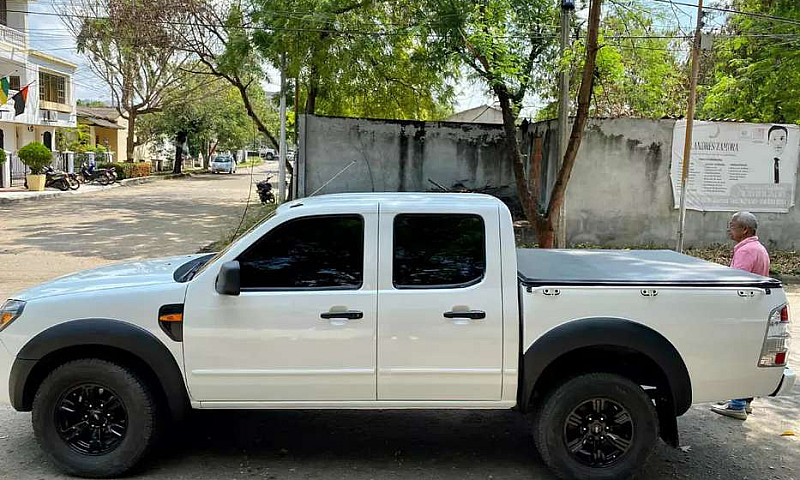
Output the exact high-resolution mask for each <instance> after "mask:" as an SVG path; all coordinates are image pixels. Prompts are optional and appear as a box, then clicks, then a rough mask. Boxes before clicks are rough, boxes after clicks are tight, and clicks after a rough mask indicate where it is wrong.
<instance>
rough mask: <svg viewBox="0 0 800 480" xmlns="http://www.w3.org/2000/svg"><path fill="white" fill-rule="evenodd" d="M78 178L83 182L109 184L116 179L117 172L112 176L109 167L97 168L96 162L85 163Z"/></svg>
mask: <svg viewBox="0 0 800 480" xmlns="http://www.w3.org/2000/svg"><path fill="white" fill-rule="evenodd" d="M77 178H78V181H79V182H81V183H92V182H97V183H99V184H100V185H108V184H109V183H113V182H114V181H115V180H116V172H115V173H114V175H113V176H112V174H111V173H109V171H108V169H105V168H95V166H94V164H87V163H84V164H83V165H82V166H81V172H80V173H79V174H78V177H77Z"/></svg>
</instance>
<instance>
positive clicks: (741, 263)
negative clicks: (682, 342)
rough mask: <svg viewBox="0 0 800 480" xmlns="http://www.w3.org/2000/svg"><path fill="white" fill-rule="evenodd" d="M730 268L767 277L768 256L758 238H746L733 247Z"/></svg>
mask: <svg viewBox="0 0 800 480" xmlns="http://www.w3.org/2000/svg"><path fill="white" fill-rule="evenodd" d="M731 267H732V268H737V269H739V270H745V271H748V272H750V273H755V274H756V275H762V276H764V277H767V276H769V254H768V253H767V249H766V248H764V245H761V242H759V241H758V237H756V236H752V237H747V238H745V239H744V240H742V241H741V242H739V243H737V244H736V246H735V247H733V259H731Z"/></svg>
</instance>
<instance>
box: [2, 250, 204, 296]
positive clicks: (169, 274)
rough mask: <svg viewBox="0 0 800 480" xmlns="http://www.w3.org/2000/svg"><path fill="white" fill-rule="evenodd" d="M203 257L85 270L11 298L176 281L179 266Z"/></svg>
mask: <svg viewBox="0 0 800 480" xmlns="http://www.w3.org/2000/svg"><path fill="white" fill-rule="evenodd" d="M202 256H203V254H198V255H181V256H177V257H167V258H159V259H153V260H142V261H138V262H130V263H118V264H114V265H109V266H106V267H100V268H95V269H91V270H83V271H80V272H77V273H73V274H70V275H66V276H63V277H59V278H56V279H55V280H51V281H49V282H45V283H42V284H40V285H37V286H35V287H32V288H29V289H28V290H24V291H22V292H19V293H17V294H15V295H12V296H11V298H15V299H17V300H25V301H28V300H33V299H36V298H42V297H51V296H55V295H66V294H76V293H87V292H95V291H100V290H109V289H113V288H129V287H141V286H147V285H158V284H165V283H173V282H175V279H174V278H173V273H174V272H175V270H176V269H177V268H178V267H179V266H181V265H183V264H184V263H186V262H188V261H189V260H192V259H194V258H197V257H202Z"/></svg>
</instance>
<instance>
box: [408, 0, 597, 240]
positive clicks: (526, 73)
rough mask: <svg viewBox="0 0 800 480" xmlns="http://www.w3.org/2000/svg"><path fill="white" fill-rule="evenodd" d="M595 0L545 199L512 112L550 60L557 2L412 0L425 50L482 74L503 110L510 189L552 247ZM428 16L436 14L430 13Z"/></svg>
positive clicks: (591, 48)
mask: <svg viewBox="0 0 800 480" xmlns="http://www.w3.org/2000/svg"><path fill="white" fill-rule="evenodd" d="M601 4H602V0H591V1H590V3H589V16H588V21H587V34H586V42H587V43H586V45H587V47H586V56H585V63H584V67H583V73H582V75H581V81H580V88H579V92H578V107H577V110H576V115H575V121H574V123H573V128H572V133H571V135H570V137H569V143H568V146H567V150H566V153H565V155H564V158H563V160H562V162H561V168H560V170H559V172H558V176H557V179H556V182H555V184H554V187H553V191H552V193H551V195H550V200H549V202H547V204H546V205H545V204H542V202H541V200H540V191H541V188H542V186H541V184H540V183H541V180H540V175H538V174H537V172H538V171H539V170H538V168H539V166H537V165H535V164H534V165H532V166H531V169H530V175H528V169H527V168H526V165H525V163H524V161H523V157H522V154H521V152H522V150H521V148H520V144H519V140H518V136H517V130H518V125H517V124H518V117H519V113H520V111H521V109H522V106H523V104H524V100H525V98H526V97H527V96H528V94H529V92H530V90H531V88H532V87H534V86H535V85H536V81H537V78H539V76H540V75H541V72H542V71H547V66H548V65H549V64H552V62H557V58H556V56H557V48H556V40H557V35H556V32H557V30H556V28H557V27H555V25H557V24H558V13H559V11H558V9H557V7H558V3H557V2H554V1H551V0H480V1H474V0H440V1H424V0H421V1H420V2H419V5H418V8H412V9H411V10H412V11H415V12H417V15H418V16H419V17H418V20H417V22H418V23H419V24H420V25H423V24H425V22H429V23H427V24H425V27H424V29H423V27H420V29H423V31H425V32H426V35H425V36H424V37H423V38H425V40H426V42H427V43H428V45H429V48H430V50H431V51H432V52H437V53H438V55H439V56H440V57H441V58H453V59H456V60H458V61H460V62H461V64H463V65H465V66H467V67H468V68H469V69H470V70H471V71H472V72H473V74H474V75H475V76H477V77H478V78H479V79H480V80H482V81H483V82H485V84H486V85H487V86H488V87H489V89H490V90H491V92H492V93H493V94H494V96H495V97H496V98H497V100H498V102H499V104H500V108H501V110H502V112H503V129H504V133H505V140H504V155H506V157H507V158H508V160H509V162H510V163H511V164H512V165H513V166H514V177H515V180H516V186H517V193H518V195H519V197H520V203H521V205H522V209H523V211H524V212H525V216H526V217H527V218H528V220H529V221H530V222H531V223H532V224H533V226H534V228H535V230H536V236H537V240H538V243H539V245H540V246H542V247H552V246H553V244H554V241H555V228H556V225H558V220H559V211H560V206H561V203H562V202H563V199H564V192H565V190H566V185H567V182H568V181H569V178H570V176H571V174H572V168H573V165H574V162H575V157H576V155H577V152H578V148H579V146H580V143H581V138H582V133H583V130H584V127H585V124H586V119H587V117H588V110H589V105H590V103H591V94H592V85H593V82H594V79H595V61H596V58H597V52H598V50H599V47H598V44H597V37H598V29H599V24H600V11H601ZM427 19H436V21H429V20H427Z"/></svg>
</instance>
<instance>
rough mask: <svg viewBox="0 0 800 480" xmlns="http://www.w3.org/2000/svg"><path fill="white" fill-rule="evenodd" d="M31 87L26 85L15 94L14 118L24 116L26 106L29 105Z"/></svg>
mask: <svg viewBox="0 0 800 480" xmlns="http://www.w3.org/2000/svg"><path fill="white" fill-rule="evenodd" d="M29 86H30V85H25V86H24V87H22V88H21V89H20V91H19V92H17V93H15V94H14V96H13V97H11V98H12V99H13V100H14V116H15V117H16V116H18V115H22V112H24V111H25V104H26V103H28V87H29Z"/></svg>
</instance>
